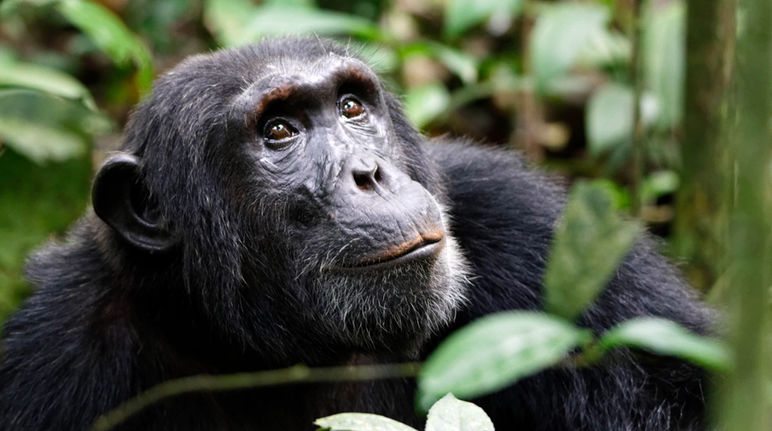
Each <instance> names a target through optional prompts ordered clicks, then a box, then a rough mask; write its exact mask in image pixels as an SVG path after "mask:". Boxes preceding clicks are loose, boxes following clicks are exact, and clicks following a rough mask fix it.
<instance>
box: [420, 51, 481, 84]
mask: <svg viewBox="0 0 772 431" xmlns="http://www.w3.org/2000/svg"><path fill="white" fill-rule="evenodd" d="M429 52H430V54H431V55H433V56H434V57H436V58H437V59H439V60H440V61H441V62H442V64H444V65H445V67H447V68H448V69H449V70H450V71H451V72H453V73H455V74H456V75H457V76H458V77H459V78H461V81H463V82H464V83H465V84H471V83H473V82H476V81H477V60H476V59H475V58H474V57H472V56H470V55H468V54H466V53H464V52H461V51H458V50H455V49H452V48H450V47H447V46H445V45H441V44H438V43H430V44H429Z"/></svg>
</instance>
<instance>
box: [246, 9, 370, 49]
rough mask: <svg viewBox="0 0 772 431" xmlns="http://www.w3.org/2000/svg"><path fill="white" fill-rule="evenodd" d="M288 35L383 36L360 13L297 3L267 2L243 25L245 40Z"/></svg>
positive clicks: (365, 37) (368, 37) (366, 37)
mask: <svg viewBox="0 0 772 431" xmlns="http://www.w3.org/2000/svg"><path fill="white" fill-rule="evenodd" d="M287 34H307V35H338V34H350V35H354V36H358V37H361V38H364V39H367V40H379V39H382V35H381V33H380V30H379V29H378V27H376V26H375V25H373V24H372V23H371V22H370V21H368V20H366V19H363V18H360V17H358V16H354V15H349V14H345V13H339V12H332V11H326V10H320V9H310V8H306V7H298V6H283V5H266V6H262V7H259V8H257V11H256V13H255V14H254V15H252V17H251V18H250V20H249V22H248V23H247V26H246V28H244V39H243V41H244V42H251V41H255V40H258V39H260V38H261V37H265V36H280V35H287Z"/></svg>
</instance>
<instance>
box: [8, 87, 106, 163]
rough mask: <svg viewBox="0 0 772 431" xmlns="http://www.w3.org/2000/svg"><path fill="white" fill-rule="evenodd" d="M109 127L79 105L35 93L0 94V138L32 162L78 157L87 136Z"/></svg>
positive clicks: (98, 117) (17, 91) (104, 121)
mask: <svg viewBox="0 0 772 431" xmlns="http://www.w3.org/2000/svg"><path fill="white" fill-rule="evenodd" d="M110 128H111V123H110V121H109V120H107V119H106V118H105V117H103V116H101V115H99V114H97V113H95V112H93V111H91V110H90V109H88V108H86V107H85V106H84V105H82V104H81V103H78V102H75V101H72V100H67V99H63V98H60V97H56V96H52V95H48V94H45V93H39V92H36V91H29V90H2V91H0V139H2V141H3V142H4V143H5V144H7V145H8V146H9V147H11V148H13V149H15V150H16V151H18V152H19V153H21V154H24V155H25V156H27V157H29V158H30V159H32V160H34V161H36V162H39V163H42V162H45V161H49V160H53V161H60V160H66V159H69V158H72V157H78V156H81V155H83V154H85V152H86V151H87V149H88V141H89V139H88V137H89V135H93V134H98V133H104V132H107V131H108V130H110Z"/></svg>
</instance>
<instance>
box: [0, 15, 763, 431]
mask: <svg viewBox="0 0 772 431" xmlns="http://www.w3.org/2000/svg"><path fill="white" fill-rule="evenodd" d="M771 21H772V2H770V1H769V0H584V1H578V0H576V1H571V0H564V1H548V0H543V1H535V0H409V1H408V0H393V1H386V0H316V1H314V0H284V1H278V0H274V1H269V0H265V1H260V2H258V1H250V0H164V1H157V0H131V1H130V0H4V1H2V2H0V323H2V321H3V320H4V319H6V318H7V316H8V315H9V314H10V313H12V312H13V311H14V310H15V309H16V308H17V307H18V305H19V303H20V301H22V300H23V298H25V297H26V296H27V295H29V293H30V287H29V285H28V284H27V283H26V282H25V281H24V278H23V274H22V273H23V265H24V260H25V257H26V256H27V255H28V253H29V252H30V251H32V250H34V249H35V248H36V247H39V246H40V245H41V244H43V243H44V242H45V241H47V240H49V239H57V238H62V235H63V234H64V232H65V231H66V229H67V228H68V226H70V225H71V223H72V222H73V221H74V220H75V219H76V218H77V217H78V216H80V215H81V214H82V213H83V212H84V210H85V209H86V208H87V206H88V205H89V204H88V202H89V188H90V178H91V175H92V173H93V172H94V169H95V167H96V166H98V165H99V163H100V162H101V160H102V159H103V158H104V155H105V154H106V152H108V151H112V150H115V149H116V148H118V146H119V145H120V143H121V130H122V127H123V125H124V124H125V123H126V120H127V118H128V116H129V115H130V112H131V109H132V107H133V106H134V105H135V104H136V103H137V102H138V101H139V100H141V99H142V98H143V96H145V95H147V94H148V92H149V91H150V89H151V85H152V81H153V79H154V77H156V76H158V75H159V74H161V73H163V72H164V71H166V70H168V69H169V68H171V67H173V66H174V65H175V64H176V63H178V62H179V61H180V60H182V59H183V58H185V57H186V56H188V55H191V54H196V53H202V52H208V51H212V50H215V49H219V48H222V47H231V46H237V45H241V44H244V43H248V42H251V41H257V40H259V39H260V38H263V37H266V36H276V35H282V34H288V33H291V34H315V35H318V36H320V37H334V38H337V39H339V40H341V41H342V43H344V44H350V46H351V47H352V48H354V49H356V52H359V53H360V55H361V56H362V57H364V58H366V59H367V60H368V61H369V62H370V63H371V64H372V65H373V66H374V67H375V68H376V69H377V70H378V71H379V73H381V75H382V76H383V78H384V81H385V82H386V84H387V86H388V87H389V88H390V89H391V90H392V91H393V92H395V93H396V94H398V95H401V97H402V102H403V104H404V107H405V110H406V112H407V115H408V116H409V117H410V119H411V120H412V121H413V122H414V124H415V125H416V126H417V127H418V128H419V129H421V130H422V131H423V132H424V133H426V134H427V135H429V136H436V135H441V134H450V135H453V136H468V137H471V138H473V139H474V140H476V141H479V142H480V143H481V144H484V145H495V146H499V147H508V148H513V149H517V150H519V151H521V152H522V153H524V154H525V156H526V157H527V158H528V159H529V160H530V161H531V162H533V163H534V164H535V165H537V166H539V167H540V168H541V169H543V170H546V171H548V172H551V173H553V174H554V176H555V178H556V181H558V182H562V183H564V184H565V185H570V184H571V183H572V182H573V181H574V180H576V179H578V178H589V179H593V180H595V181H596V182H597V183H599V184H602V186H603V187H604V188H605V189H607V191H608V193H609V194H610V195H611V196H613V199H614V204H615V206H616V207H617V208H618V209H620V210H622V211H626V212H628V213H629V214H630V216H631V217H635V218H638V219H640V220H642V221H643V222H644V223H645V224H646V226H647V227H648V229H649V230H650V231H652V232H653V233H654V234H656V235H658V236H659V237H660V238H662V245H663V251H664V252H665V253H666V254H668V255H669V256H670V257H671V258H672V259H673V260H674V261H676V262H677V263H678V264H679V266H680V267H681V268H682V269H683V271H684V274H685V275H686V277H687V278H688V279H689V281H690V282H691V283H692V285H693V286H694V287H695V288H696V289H698V290H700V291H701V292H702V293H703V294H704V295H705V297H706V298H707V299H708V300H709V301H711V302H712V303H713V304H714V305H716V306H717V307H718V308H719V309H722V310H725V309H730V310H734V311H731V312H730V315H733V316H735V319H734V320H733V322H734V323H733V324H732V325H729V326H730V327H732V328H734V329H733V330H732V331H733V332H732V331H729V332H730V333H732V334H734V335H733V336H730V337H728V338H729V340H730V341H731V342H732V343H733V352H734V358H735V361H736V366H737V367H736V369H735V377H733V379H734V380H730V383H731V382H735V383H736V385H735V386H734V388H735V389H734V392H732V393H733V394H735V395H737V396H736V397H735V400H736V401H737V402H736V403H735V404H733V405H732V406H731V407H728V408H727V409H726V411H730V412H734V413H735V414H736V415H735V418H736V421H735V422H732V423H735V424H742V423H744V422H743V421H744V420H745V419H744V418H746V417H751V416H753V417H754V418H756V419H758V420H756V419H752V421H753V422H754V424H755V425H756V427H755V428H753V429H759V430H761V429H768V428H765V427H768V425H769V422H764V420H763V419H760V418H762V416H763V412H765V411H766V412H767V413H768V412H769V411H770V404H772V402H771V401H770V400H772V384H771V383H769V382H771V381H772V380H770V379H769V378H768V376H769V372H770V371H772V370H770V364H772V361H770V360H769V356H768V352H769V350H765V349H769V346H770V344H772V342H771V341H770V335H769V334H770V331H769V330H768V324H769V319H768V316H769V315H770V314H772V302H771V300H770V298H772V295H770V289H771V288H772V227H771V226H772V222H771V220H772V211H770V207H771V205H770V202H772V162H771V160H772V105H771V102H770V101H771V100H772V85H771V84H770V82H772V73H771V72H770V70H772V22H771ZM730 286H731V287H730ZM732 304H736V307H735V308H734V309H732V306H731V305H732ZM732 313H734V314H732ZM730 320H731V319H730ZM765 343H766V347H764V345H765ZM744 385H745V386H744ZM729 386H732V385H731V384H730V385H729ZM730 392H731V391H730ZM747 399H751V400H753V402H750V403H749V402H747V401H743V400H747ZM765 399H766V401H765ZM727 405H728V404H727ZM767 418H768V416H767ZM726 429H751V428H749V427H746V426H740V427H739V428H737V427H734V428H733V427H731V426H730V427H728V428H726Z"/></svg>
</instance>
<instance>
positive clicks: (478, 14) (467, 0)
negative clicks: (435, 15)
mask: <svg viewBox="0 0 772 431" xmlns="http://www.w3.org/2000/svg"><path fill="white" fill-rule="evenodd" d="M522 7H523V1H522V0H450V2H449V4H448V6H447V8H446V9H445V34H446V35H448V36H451V37H455V36H459V35H460V34H461V33H463V32H464V31H465V30H467V29H469V28H470V27H473V26H475V25H477V24H479V23H481V22H483V21H486V20H488V19H489V18H491V17H492V16H494V15H497V16H500V15H507V16H509V17H510V19H514V18H516V17H517V15H518V14H519V13H520V11H521V10H522Z"/></svg>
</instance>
